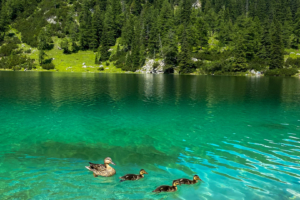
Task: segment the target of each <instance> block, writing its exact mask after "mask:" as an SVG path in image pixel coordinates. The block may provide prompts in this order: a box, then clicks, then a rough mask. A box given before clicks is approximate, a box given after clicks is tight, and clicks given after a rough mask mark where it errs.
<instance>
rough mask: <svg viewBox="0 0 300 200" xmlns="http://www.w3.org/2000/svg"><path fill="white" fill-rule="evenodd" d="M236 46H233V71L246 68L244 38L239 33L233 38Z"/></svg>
mask: <svg viewBox="0 0 300 200" xmlns="http://www.w3.org/2000/svg"><path fill="white" fill-rule="evenodd" d="M235 42H236V47H235V51H234V54H235V62H234V63H233V71H245V70H246V67H247V65H246V63H247V60H246V46H245V43H246V41H245V39H244V36H243V35H242V34H239V35H238V37H237V38H236V40H235Z"/></svg>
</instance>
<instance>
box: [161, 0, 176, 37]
mask: <svg viewBox="0 0 300 200" xmlns="http://www.w3.org/2000/svg"><path fill="white" fill-rule="evenodd" d="M173 18H174V16H173V9H172V8H171V4H170V3H169V2H168V0H164V2H163V5H162V9H161V11H160V15H159V27H160V28H159V29H160V33H161V37H164V36H165V35H166V34H167V33H168V31H169V30H170V29H171V28H173V26H174V23H173Z"/></svg>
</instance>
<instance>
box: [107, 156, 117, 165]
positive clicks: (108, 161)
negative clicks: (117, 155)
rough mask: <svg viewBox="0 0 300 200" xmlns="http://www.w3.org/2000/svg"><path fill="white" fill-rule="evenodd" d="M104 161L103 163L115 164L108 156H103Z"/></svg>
mask: <svg viewBox="0 0 300 200" xmlns="http://www.w3.org/2000/svg"><path fill="white" fill-rule="evenodd" d="M104 163H105V164H113V165H116V164H115V163H114V162H113V161H112V159H111V158H110V157H107V158H105V159H104Z"/></svg>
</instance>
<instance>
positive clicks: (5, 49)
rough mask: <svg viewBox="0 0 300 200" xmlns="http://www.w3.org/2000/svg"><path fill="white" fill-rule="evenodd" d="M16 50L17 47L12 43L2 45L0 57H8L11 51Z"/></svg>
mask: <svg viewBox="0 0 300 200" xmlns="http://www.w3.org/2000/svg"><path fill="white" fill-rule="evenodd" d="M17 48H18V45H17V44H14V43H8V44H5V45H3V46H2V47H1V48H0V57H3V56H9V55H10V54H11V53H12V51H13V50H14V49H17Z"/></svg>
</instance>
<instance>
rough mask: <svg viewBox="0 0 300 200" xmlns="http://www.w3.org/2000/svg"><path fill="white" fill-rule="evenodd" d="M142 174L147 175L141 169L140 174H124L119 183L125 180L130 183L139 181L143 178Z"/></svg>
mask: <svg viewBox="0 0 300 200" xmlns="http://www.w3.org/2000/svg"><path fill="white" fill-rule="evenodd" d="M144 174H148V173H147V172H146V171H145V170H143V169H141V170H140V174H126V175H124V176H121V177H120V179H121V180H120V182H123V181H126V180H130V181H135V180H139V179H141V178H144Z"/></svg>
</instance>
